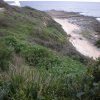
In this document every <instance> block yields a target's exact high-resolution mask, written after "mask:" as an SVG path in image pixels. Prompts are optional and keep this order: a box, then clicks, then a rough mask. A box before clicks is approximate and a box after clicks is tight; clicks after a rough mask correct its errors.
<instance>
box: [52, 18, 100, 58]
mask: <svg viewBox="0 0 100 100" xmlns="http://www.w3.org/2000/svg"><path fill="white" fill-rule="evenodd" d="M53 19H54V20H55V21H56V22H57V23H59V24H60V25H61V26H62V28H63V29H64V31H65V32H66V33H67V34H68V35H70V37H69V41H70V42H71V43H72V44H73V46H74V47H75V48H76V50H77V51H79V52H80V53H81V54H83V55H85V56H88V57H90V58H93V59H96V58H98V57H100V49H98V48H97V47H96V46H94V45H93V44H92V43H91V42H90V41H88V39H86V38H85V37H83V36H82V35H81V34H79V33H80V32H81V27H80V26H78V25H77V24H72V23H69V21H68V19H66V18H53Z"/></svg>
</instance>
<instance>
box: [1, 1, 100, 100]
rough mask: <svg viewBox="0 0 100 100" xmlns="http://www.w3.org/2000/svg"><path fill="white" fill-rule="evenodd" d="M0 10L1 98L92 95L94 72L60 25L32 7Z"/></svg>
mask: <svg viewBox="0 0 100 100" xmlns="http://www.w3.org/2000/svg"><path fill="white" fill-rule="evenodd" d="M0 8H3V10H2V11H1V12H0V100H66V99H69V100H72V99H75V100H77V98H78V99H80V98H81V95H82V96H83V95H85V96H86V97H84V98H83V100H84V99H85V98H90V99H91V95H89V96H88V97H87V95H88V93H90V92H91V91H90V88H91V89H94V87H93V81H94V76H93V75H92V74H93V72H92V71H91V70H88V69H87V67H86V65H85V64H83V63H84V61H85V60H86V58H84V57H83V56H82V55H80V54H79V53H78V52H77V51H76V50H75V48H74V47H73V46H72V45H71V44H70V43H69V41H68V36H67V35H66V33H65V32H64V31H63V29H62V28H61V26H60V25H59V24H57V23H56V22H55V21H53V20H52V18H51V17H50V16H49V15H47V14H46V13H45V12H41V11H38V10H36V9H33V8H30V7H23V8H19V7H11V6H9V5H7V4H6V3H4V2H0ZM81 62H83V63H81ZM98 65H99V64H98ZM98 73H99V71H98ZM81 75H82V76H81ZM97 76H98V75H97ZM84 82H85V83H84ZM85 86H86V87H88V88H86V87H85ZM96 86H99V85H98V84H97V85H96ZM98 91H99V90H98V87H97V90H96V92H95V93H94V94H92V95H93V97H92V98H95V97H96V96H97V97H98V96H99V94H97V92H98ZM80 93H82V94H81V95H80ZM95 95H96V96H95ZM85 100H86V99H85ZM87 100H88V99H87Z"/></svg>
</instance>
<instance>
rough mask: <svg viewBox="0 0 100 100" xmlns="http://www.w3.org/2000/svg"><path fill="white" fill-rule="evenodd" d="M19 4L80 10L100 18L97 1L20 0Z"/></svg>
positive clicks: (42, 8)
mask: <svg viewBox="0 0 100 100" xmlns="http://www.w3.org/2000/svg"><path fill="white" fill-rule="evenodd" d="M20 3H21V6H30V7H32V8H36V9H38V10H42V11H45V10H52V9H55V10H64V11H68V12H70V11H72V12H80V13H81V14H83V15H88V16H93V17H97V19H98V20H99V19H100V3H97V2H68V1H29V2H27V1H22V2H20Z"/></svg>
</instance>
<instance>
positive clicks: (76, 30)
mask: <svg viewBox="0 0 100 100" xmlns="http://www.w3.org/2000/svg"><path fill="white" fill-rule="evenodd" d="M47 13H48V14H49V15H50V16H51V17H52V18H53V19H54V20H55V21H56V22H58V23H59V24H60V25H61V26H62V28H63V29H64V31H65V32H66V33H67V34H68V35H69V40H70V42H71V43H72V44H73V46H74V47H75V48H76V49H77V51H79V52H80V53H81V54H83V55H85V56H88V57H93V58H94V59H96V58H98V57H100V49H99V48H97V47H96V46H95V44H97V45H98V47H99V45H100V44H99V40H100V23H99V22H98V21H97V20H96V19H95V18H94V17H89V16H84V15H80V14H79V13H74V12H65V11H56V10H51V11H48V12H47ZM97 41H98V42H97Z"/></svg>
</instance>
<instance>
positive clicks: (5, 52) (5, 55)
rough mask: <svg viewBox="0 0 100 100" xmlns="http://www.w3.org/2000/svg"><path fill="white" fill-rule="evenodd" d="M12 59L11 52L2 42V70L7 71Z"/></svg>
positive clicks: (0, 52)
mask: <svg viewBox="0 0 100 100" xmlns="http://www.w3.org/2000/svg"><path fill="white" fill-rule="evenodd" d="M10 59H11V50H10V49H9V48H7V46H6V45H5V44H4V43H2V42H1V41H0V69H1V70H3V71H4V70H7V69H8V68H9V62H10Z"/></svg>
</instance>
